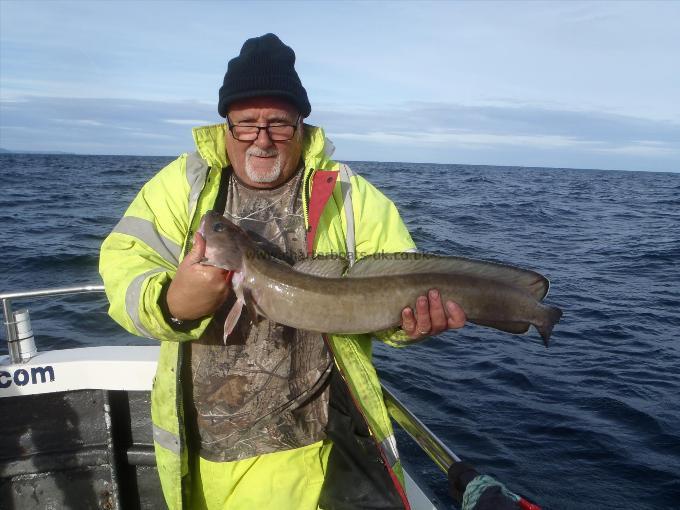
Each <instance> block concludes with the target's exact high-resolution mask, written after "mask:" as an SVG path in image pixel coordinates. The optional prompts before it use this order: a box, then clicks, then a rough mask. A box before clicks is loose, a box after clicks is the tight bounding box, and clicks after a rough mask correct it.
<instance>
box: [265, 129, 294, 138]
mask: <svg viewBox="0 0 680 510" xmlns="http://www.w3.org/2000/svg"><path fill="white" fill-rule="evenodd" d="M267 132H268V133H269V137H270V138H271V139H272V140H274V141H280V142H283V141H284V140H290V139H291V138H293V134H294V133H295V126H269V129H268V130H267Z"/></svg>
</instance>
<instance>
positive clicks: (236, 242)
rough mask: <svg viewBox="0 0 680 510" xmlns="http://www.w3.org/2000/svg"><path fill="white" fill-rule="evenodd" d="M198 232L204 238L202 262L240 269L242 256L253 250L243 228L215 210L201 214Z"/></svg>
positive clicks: (251, 243) (230, 268) (234, 269)
mask: <svg viewBox="0 0 680 510" xmlns="http://www.w3.org/2000/svg"><path fill="white" fill-rule="evenodd" d="M198 232H199V233H200V234H201V235H202V236H203V238H204V239H205V254H204V257H203V260H201V263H202V264H206V265H209V266H215V267H221V268H222V269H226V270H227V271H241V270H242V267H243V260H244V258H245V257H246V256H248V254H249V253H251V252H254V251H255V246H254V244H253V242H252V241H251V239H250V238H249V237H248V234H246V232H245V230H243V229H242V228H241V227H239V226H238V225H236V224H235V223H233V222H232V221H230V220H228V219H227V218H225V217H224V216H222V215H221V214H219V213H216V212H215V211H208V212H207V213H205V214H204V215H203V218H202V219H201V226H200V228H199V229H198Z"/></svg>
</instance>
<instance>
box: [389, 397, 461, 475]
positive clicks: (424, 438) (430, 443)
mask: <svg viewBox="0 0 680 510" xmlns="http://www.w3.org/2000/svg"><path fill="white" fill-rule="evenodd" d="M382 390H383V396H384V398H385V405H386V406H387V411H388V412H389V413H390V416H392V418H393V419H394V421H396V422H397V423H398V424H399V426H400V427H401V428H402V429H404V430H405V431H406V432H407V433H408V435H409V436H411V437H412V438H413V439H414V441H415V442H416V443H418V445H419V446H420V447H421V448H422V449H423V451H424V452H425V453H427V455H428V456H429V457H430V458H431V459H432V460H433V461H434V463H435V464H437V466H439V468H440V469H441V470H442V471H444V473H448V471H449V468H450V467H451V464H453V463H454V462H460V458H459V457H458V455H456V454H455V453H453V452H452V451H451V450H449V449H448V447H447V446H446V445H445V444H444V443H442V442H441V440H440V439H439V438H438V437H437V436H435V435H434V433H433V432H432V431H431V430H430V429H428V428H427V427H426V426H425V424H424V423H423V422H422V421H420V420H419V419H418V418H416V416H415V415H414V414H413V413H412V412H411V411H409V410H408V409H407V408H406V406H405V405H404V404H402V403H401V402H400V401H399V399H398V398H397V397H395V396H394V394H393V393H392V392H391V391H390V390H388V389H387V388H386V387H385V386H384V385H383V387H382Z"/></svg>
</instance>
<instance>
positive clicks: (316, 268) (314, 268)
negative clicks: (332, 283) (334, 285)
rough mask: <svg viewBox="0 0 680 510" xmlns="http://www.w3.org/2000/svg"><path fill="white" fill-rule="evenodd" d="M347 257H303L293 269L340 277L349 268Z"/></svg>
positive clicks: (311, 273) (306, 272)
mask: <svg viewBox="0 0 680 510" xmlns="http://www.w3.org/2000/svg"><path fill="white" fill-rule="evenodd" d="M347 265H348V263H347V259H345V258H342V257H334V256H328V257H324V256H317V257H309V258H306V259H302V260H300V261H299V262H297V263H296V264H295V265H294V266H293V269H295V270H296V271H298V272H300V273H305V274H309V275H313V276H320V277H322V278H340V277H341V276H342V274H343V273H344V272H345V269H346V268H347Z"/></svg>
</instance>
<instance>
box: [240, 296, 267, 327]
mask: <svg viewBox="0 0 680 510" xmlns="http://www.w3.org/2000/svg"><path fill="white" fill-rule="evenodd" d="M243 300H244V301H245V304H246V311H247V312H248V318H249V319H250V322H252V323H253V324H257V323H258V322H260V319H262V315H260V314H259V313H258V311H257V303H255V299H254V298H253V293H252V292H250V290H249V289H243Z"/></svg>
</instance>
